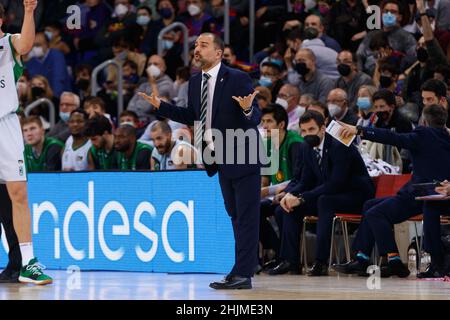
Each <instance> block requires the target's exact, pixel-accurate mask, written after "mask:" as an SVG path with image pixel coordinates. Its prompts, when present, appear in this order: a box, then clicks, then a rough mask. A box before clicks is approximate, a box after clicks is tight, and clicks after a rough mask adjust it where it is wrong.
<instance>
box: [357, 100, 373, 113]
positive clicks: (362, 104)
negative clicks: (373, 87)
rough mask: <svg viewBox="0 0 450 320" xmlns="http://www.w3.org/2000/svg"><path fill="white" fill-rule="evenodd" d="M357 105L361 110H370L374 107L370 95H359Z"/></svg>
mask: <svg viewBox="0 0 450 320" xmlns="http://www.w3.org/2000/svg"><path fill="white" fill-rule="evenodd" d="M356 105H357V106H358V108H359V109H360V110H369V109H370V108H371V107H372V104H371V103H370V98H369V97H359V98H358V100H357V101H356Z"/></svg>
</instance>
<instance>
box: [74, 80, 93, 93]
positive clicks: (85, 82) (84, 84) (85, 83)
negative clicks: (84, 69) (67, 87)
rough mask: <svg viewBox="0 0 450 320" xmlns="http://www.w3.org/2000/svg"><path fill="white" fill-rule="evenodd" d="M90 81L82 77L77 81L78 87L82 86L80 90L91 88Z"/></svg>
mask: <svg viewBox="0 0 450 320" xmlns="http://www.w3.org/2000/svg"><path fill="white" fill-rule="evenodd" d="M89 83H90V81H89V80H87V79H80V80H78V81H77V87H78V88H80V90H83V91H86V90H87V89H88V88H89Z"/></svg>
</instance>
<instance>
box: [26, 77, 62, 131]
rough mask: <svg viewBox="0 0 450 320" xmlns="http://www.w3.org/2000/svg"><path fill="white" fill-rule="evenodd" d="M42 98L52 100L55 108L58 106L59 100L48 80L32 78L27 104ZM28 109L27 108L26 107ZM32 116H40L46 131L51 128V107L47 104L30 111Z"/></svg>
mask: <svg viewBox="0 0 450 320" xmlns="http://www.w3.org/2000/svg"><path fill="white" fill-rule="evenodd" d="M41 98H46V99H48V100H50V101H51V102H52V103H53V104H54V105H55V107H56V106H57V105H58V99H57V98H56V97H55V96H54V92H53V90H52V88H50V85H49V83H48V81H47V78H45V77H44V76H41V75H37V76H34V77H33V78H31V81H30V86H29V90H28V99H27V104H30V103H32V102H34V101H36V100H39V99H41ZM25 107H26V106H25ZM30 115H35V116H40V117H41V120H42V123H43V125H44V129H45V130H47V129H49V128H50V123H49V122H48V121H49V120H50V111H49V106H48V105H47V104H45V103H42V104H39V105H38V106H36V107H34V108H33V109H32V110H31V111H30Z"/></svg>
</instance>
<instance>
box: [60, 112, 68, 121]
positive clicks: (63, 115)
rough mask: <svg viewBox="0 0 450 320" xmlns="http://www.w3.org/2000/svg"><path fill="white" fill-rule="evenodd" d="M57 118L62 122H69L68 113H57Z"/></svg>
mask: <svg viewBox="0 0 450 320" xmlns="http://www.w3.org/2000/svg"><path fill="white" fill-rule="evenodd" d="M59 117H60V118H61V120H62V121H64V122H67V121H69V118H70V112H62V111H60V112H59Z"/></svg>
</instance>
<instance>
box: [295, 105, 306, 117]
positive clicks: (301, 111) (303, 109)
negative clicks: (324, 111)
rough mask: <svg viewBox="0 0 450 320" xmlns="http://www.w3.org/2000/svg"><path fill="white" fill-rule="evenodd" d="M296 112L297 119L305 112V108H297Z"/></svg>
mask: <svg viewBox="0 0 450 320" xmlns="http://www.w3.org/2000/svg"><path fill="white" fill-rule="evenodd" d="M297 110H298V116H299V117H301V116H302V115H303V114H304V113H305V112H306V108H305V107H302V106H297Z"/></svg>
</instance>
